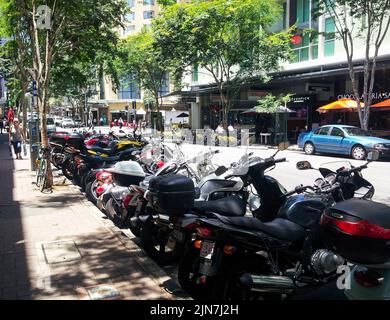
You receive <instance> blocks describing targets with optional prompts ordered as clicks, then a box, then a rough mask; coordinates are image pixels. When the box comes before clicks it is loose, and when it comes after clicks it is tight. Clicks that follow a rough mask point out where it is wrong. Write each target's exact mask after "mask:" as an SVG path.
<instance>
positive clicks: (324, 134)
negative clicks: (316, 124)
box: [317, 127, 330, 136]
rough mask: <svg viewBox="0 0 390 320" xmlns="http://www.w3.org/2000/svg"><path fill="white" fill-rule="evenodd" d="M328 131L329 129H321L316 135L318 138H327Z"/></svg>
mask: <svg viewBox="0 0 390 320" xmlns="http://www.w3.org/2000/svg"><path fill="white" fill-rule="evenodd" d="M329 131H330V127H323V128H321V129H320V131H319V132H318V133H317V134H319V135H320V136H327V135H328V134H329Z"/></svg>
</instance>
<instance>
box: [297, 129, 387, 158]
mask: <svg viewBox="0 0 390 320" xmlns="http://www.w3.org/2000/svg"><path fill="white" fill-rule="evenodd" d="M298 146H299V147H300V148H302V149H303V151H304V152H305V153H306V154H308V155H311V154H315V153H316V152H320V153H322V152H323V153H332V154H343V155H350V156H351V157H352V158H353V159H356V160H363V159H365V158H366V157H367V154H368V153H369V152H370V151H373V150H376V151H378V152H379V154H380V156H381V157H382V158H383V157H390V140H386V139H382V138H378V137H374V136H370V135H369V133H368V132H367V131H364V130H362V129H360V128H358V127H353V126H346V125H327V126H323V127H319V128H315V129H313V130H312V131H310V132H304V133H301V134H300V135H299V137H298Z"/></svg>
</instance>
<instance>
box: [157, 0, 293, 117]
mask: <svg viewBox="0 0 390 320" xmlns="http://www.w3.org/2000/svg"><path fill="white" fill-rule="evenodd" d="M280 14H281V7H280V5H279V3H278V2H277V1H274V0H231V1H226V0H211V1H194V2H191V3H185V4H175V5H171V6H167V7H165V8H164V10H163V12H162V14H161V15H160V16H159V17H158V18H157V19H156V20H155V21H154V23H153V32H154V37H155V39H156V45H157V46H158V48H159V49H160V51H161V54H162V56H163V57H164V59H165V60H166V61H168V62H169V64H170V65H171V66H174V67H173V69H176V70H179V71H183V70H188V67H189V66H191V65H199V66H200V67H202V68H204V69H206V70H207V71H208V72H209V73H210V74H211V75H212V77H213V79H214V81H215V83H216V84H217V85H218V88H219V91H220V94H221V100H222V103H223V104H224V113H225V117H224V118H225V120H226V116H227V110H228V109H229V106H230V101H231V99H232V98H233V96H234V95H235V94H236V92H237V90H236V89H237V88H238V87H240V86H241V85H242V84H244V83H246V82H247V81H248V80H250V79H254V78H258V79H261V80H264V81H266V80H267V79H268V73H269V72H270V71H274V70H277V68H278V66H279V63H280V61H281V60H284V59H288V58H289V56H290V34H289V32H285V31H279V32H271V27H272V26H273V25H274V23H275V22H276V21H277V19H278V18H279V17H280ZM224 101H225V102H224Z"/></svg>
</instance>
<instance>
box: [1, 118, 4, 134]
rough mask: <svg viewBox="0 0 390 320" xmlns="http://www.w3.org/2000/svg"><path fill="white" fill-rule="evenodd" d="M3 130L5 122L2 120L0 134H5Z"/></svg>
mask: <svg viewBox="0 0 390 320" xmlns="http://www.w3.org/2000/svg"><path fill="white" fill-rule="evenodd" d="M3 128H4V122H3V119H0V134H3ZM4 129H5V128H4Z"/></svg>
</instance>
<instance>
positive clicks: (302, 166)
mask: <svg viewBox="0 0 390 320" xmlns="http://www.w3.org/2000/svg"><path fill="white" fill-rule="evenodd" d="M297 169H298V170H310V169H313V167H312V166H311V163H310V162H309V161H299V162H298V163H297Z"/></svg>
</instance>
